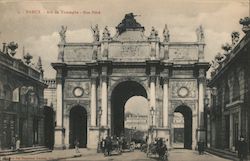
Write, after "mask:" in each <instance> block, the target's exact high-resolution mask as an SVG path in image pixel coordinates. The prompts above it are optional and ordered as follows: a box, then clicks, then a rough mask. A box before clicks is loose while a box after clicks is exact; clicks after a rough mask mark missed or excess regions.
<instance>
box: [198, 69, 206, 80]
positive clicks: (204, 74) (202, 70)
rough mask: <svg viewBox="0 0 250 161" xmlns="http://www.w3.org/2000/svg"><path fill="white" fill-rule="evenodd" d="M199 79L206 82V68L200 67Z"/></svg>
mask: <svg viewBox="0 0 250 161" xmlns="http://www.w3.org/2000/svg"><path fill="white" fill-rule="evenodd" d="M198 79H199V81H200V82H204V81H205V80H206V73H205V69H199V74H198Z"/></svg>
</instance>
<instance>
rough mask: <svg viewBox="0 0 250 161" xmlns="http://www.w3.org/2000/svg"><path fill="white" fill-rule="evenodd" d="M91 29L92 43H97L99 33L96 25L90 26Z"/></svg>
mask: <svg viewBox="0 0 250 161" xmlns="http://www.w3.org/2000/svg"><path fill="white" fill-rule="evenodd" d="M91 29H92V31H93V38H94V42H96V41H99V39H100V31H99V28H98V24H96V25H95V27H92V25H91Z"/></svg>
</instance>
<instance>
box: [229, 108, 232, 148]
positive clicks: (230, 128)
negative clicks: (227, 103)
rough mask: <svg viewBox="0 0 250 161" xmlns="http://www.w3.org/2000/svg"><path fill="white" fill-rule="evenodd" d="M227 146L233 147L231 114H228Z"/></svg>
mask: <svg viewBox="0 0 250 161" xmlns="http://www.w3.org/2000/svg"><path fill="white" fill-rule="evenodd" d="M229 120H230V121H229V148H230V149H231V150H232V149H233V114H232V113H231V112H230V114H229Z"/></svg>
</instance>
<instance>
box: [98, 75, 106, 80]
mask: <svg viewBox="0 0 250 161" xmlns="http://www.w3.org/2000/svg"><path fill="white" fill-rule="evenodd" d="M100 77H101V79H102V81H103V80H105V81H107V80H108V75H101V76H100Z"/></svg>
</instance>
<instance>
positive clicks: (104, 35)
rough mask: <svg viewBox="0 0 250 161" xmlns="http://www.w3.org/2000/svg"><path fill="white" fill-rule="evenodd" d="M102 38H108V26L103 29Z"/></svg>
mask: <svg viewBox="0 0 250 161" xmlns="http://www.w3.org/2000/svg"><path fill="white" fill-rule="evenodd" d="M102 38H103V39H109V38H110V32H109V30H108V26H106V27H105V28H104V30H103V37H102Z"/></svg>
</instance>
